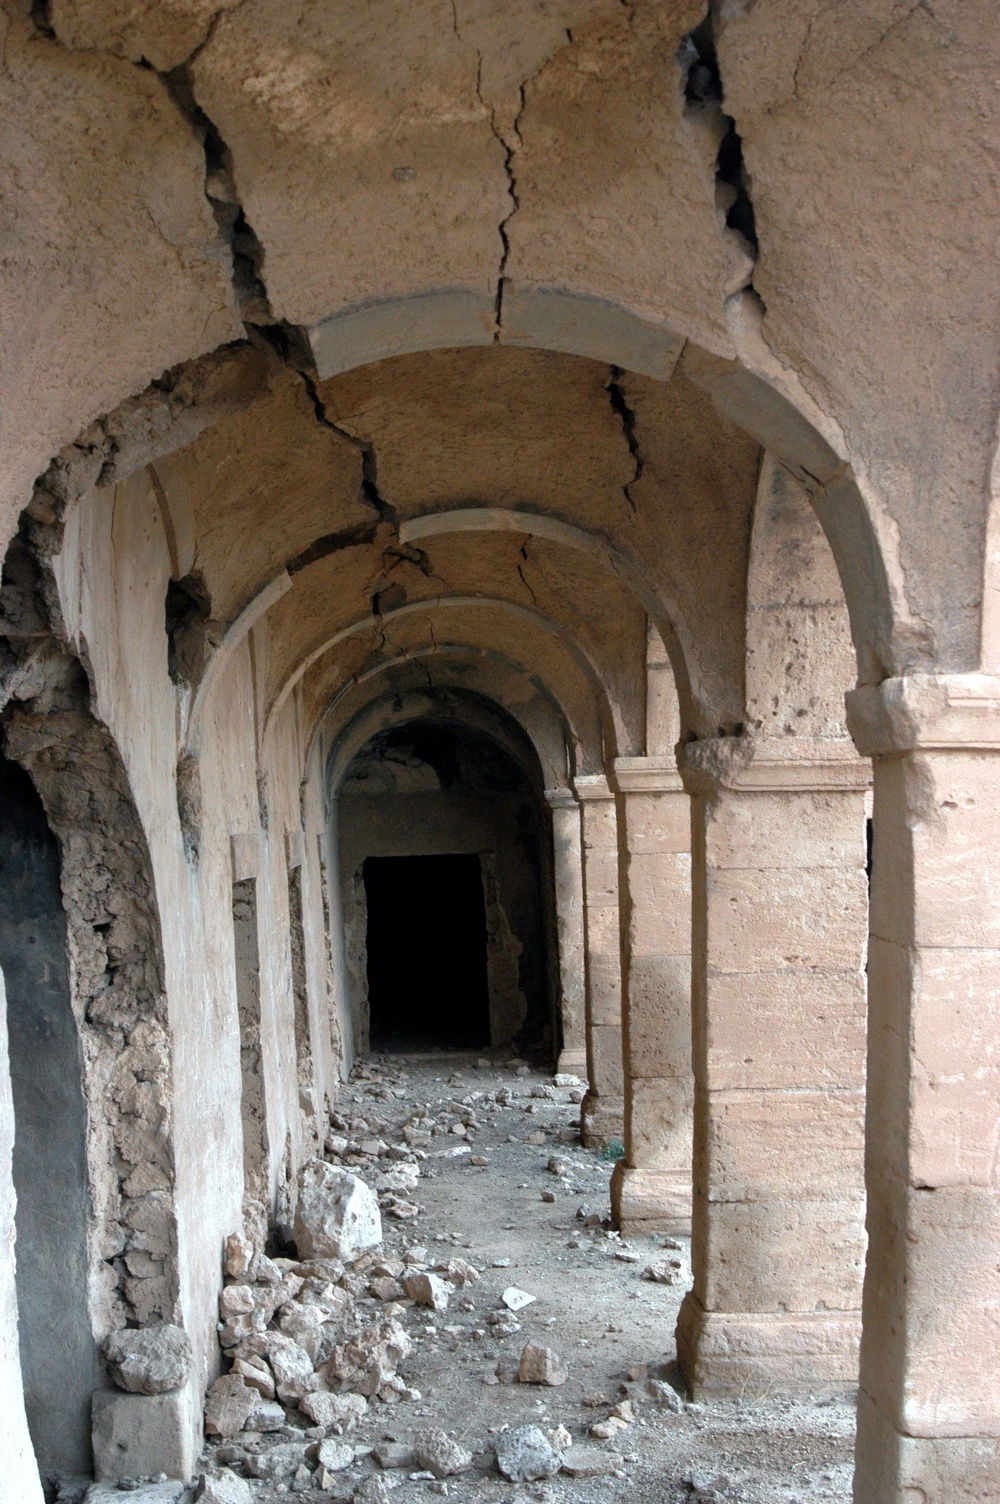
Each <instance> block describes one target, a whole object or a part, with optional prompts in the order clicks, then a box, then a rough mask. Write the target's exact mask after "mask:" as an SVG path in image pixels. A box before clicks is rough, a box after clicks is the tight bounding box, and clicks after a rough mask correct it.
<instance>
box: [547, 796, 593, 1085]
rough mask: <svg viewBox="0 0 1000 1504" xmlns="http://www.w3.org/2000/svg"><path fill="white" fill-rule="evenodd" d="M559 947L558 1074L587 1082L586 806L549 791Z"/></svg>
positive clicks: (574, 797)
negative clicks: (582, 820) (583, 816)
mask: <svg viewBox="0 0 1000 1504" xmlns="http://www.w3.org/2000/svg"><path fill="white" fill-rule="evenodd" d="M545 799H546V803H547V804H548V806H549V809H550V811H551V821H552V866H553V876H554V885H555V899H556V938H557V941H558V946H559V996H560V1001H561V1012H562V1019H561V1022H562V1049H561V1050H560V1052H559V1062H558V1064H557V1066H556V1070H557V1071H561V1072H565V1073H566V1074H568V1075H574V1076H579V1077H580V1079H581V1080H586V1079H587V980H586V967H585V962H584V922H583V848H582V845H581V830H580V804H579V801H578V799H577V797H576V795H575V794H574V793H573V792H572V790H571V789H546V790H545Z"/></svg>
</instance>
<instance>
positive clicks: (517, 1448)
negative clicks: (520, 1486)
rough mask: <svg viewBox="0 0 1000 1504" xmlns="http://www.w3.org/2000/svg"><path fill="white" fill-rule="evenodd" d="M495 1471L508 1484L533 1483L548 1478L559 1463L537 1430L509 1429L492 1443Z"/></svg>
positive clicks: (548, 1442) (533, 1427)
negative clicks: (494, 1449)
mask: <svg viewBox="0 0 1000 1504" xmlns="http://www.w3.org/2000/svg"><path fill="white" fill-rule="evenodd" d="M496 1454H497V1467H498V1468H499V1469H500V1471H501V1472H502V1473H503V1475H504V1477H505V1478H509V1479H510V1480H511V1482H512V1483H535V1482H538V1481H539V1480H540V1479H542V1478H552V1477H554V1476H555V1474H556V1473H558V1471H559V1469H560V1467H561V1466H562V1463H563V1454H562V1453H561V1452H559V1451H557V1450H556V1448H555V1447H554V1446H553V1445H552V1443H551V1441H550V1440H549V1438H548V1437H547V1436H546V1434H545V1432H544V1431H543V1430H542V1429H541V1427H540V1426H509V1427H507V1429H506V1430H504V1431H501V1433H500V1435H499V1437H498V1438H497V1442H496Z"/></svg>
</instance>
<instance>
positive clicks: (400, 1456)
mask: <svg viewBox="0 0 1000 1504" xmlns="http://www.w3.org/2000/svg"><path fill="white" fill-rule="evenodd" d="M372 1456H373V1457H374V1458H375V1461H376V1462H377V1463H378V1465H379V1467H383V1468H387V1469H388V1468H396V1467H412V1466H413V1464H414V1462H415V1461H416V1458H415V1456H414V1454H413V1448H412V1447H410V1446H407V1445H406V1443H405V1442H402V1441H383V1442H382V1444H381V1445H380V1446H377V1447H376V1448H375V1449H374V1451H373V1452H372Z"/></svg>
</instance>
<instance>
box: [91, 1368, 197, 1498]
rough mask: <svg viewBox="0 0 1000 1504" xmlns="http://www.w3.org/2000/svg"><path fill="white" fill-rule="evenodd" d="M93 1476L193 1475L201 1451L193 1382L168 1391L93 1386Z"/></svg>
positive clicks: (110, 1478)
mask: <svg viewBox="0 0 1000 1504" xmlns="http://www.w3.org/2000/svg"><path fill="white" fill-rule="evenodd" d="M91 1413H92V1426H93V1430H92V1439H93V1446H94V1475H95V1477H96V1478H97V1480H98V1482H99V1483H116V1482H118V1481H119V1480H120V1479H122V1478H141V1477H144V1476H145V1477H155V1475H156V1474H157V1473H166V1475H167V1477H168V1478H183V1479H184V1480H185V1481H187V1480H189V1479H190V1478H193V1477H194V1472H195V1466H196V1463H197V1461H198V1453H199V1451H200V1449H201V1405H200V1403H199V1402H198V1401H197V1400H196V1398H195V1395H194V1392H193V1385H192V1384H187V1385H185V1387H184V1388H183V1389H175V1390H173V1391H172V1392H171V1393H170V1394H126V1393H124V1392H123V1391H122V1390H120V1389H96V1390H95V1391H94V1397H93V1401H92V1412H91Z"/></svg>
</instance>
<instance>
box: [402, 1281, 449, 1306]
mask: <svg viewBox="0 0 1000 1504" xmlns="http://www.w3.org/2000/svg"><path fill="white" fill-rule="evenodd" d="M400 1284H401V1285H402V1286H403V1289H404V1290H405V1291H406V1293H407V1295H408V1296H409V1297H410V1299H411V1300H415V1301H416V1303H417V1305H418V1306H430V1307H431V1309H432V1310H434V1311H446V1310H447V1309H448V1297H449V1295H450V1294H451V1291H450V1289H449V1287H448V1285H447V1284H446V1283H445V1281H444V1280H443V1279H439V1278H438V1276H437V1275H436V1274H422V1273H419V1272H418V1273H411V1274H404V1275H403V1277H402V1279H401V1280H400Z"/></svg>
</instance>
